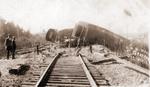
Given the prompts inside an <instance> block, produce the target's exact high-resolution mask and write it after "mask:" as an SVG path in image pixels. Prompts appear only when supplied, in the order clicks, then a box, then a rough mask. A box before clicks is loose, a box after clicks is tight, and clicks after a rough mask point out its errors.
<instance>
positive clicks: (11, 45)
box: [4, 35, 16, 59]
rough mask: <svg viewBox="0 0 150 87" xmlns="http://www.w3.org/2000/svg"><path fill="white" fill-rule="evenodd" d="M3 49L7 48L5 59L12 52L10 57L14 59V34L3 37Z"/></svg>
mask: <svg viewBox="0 0 150 87" xmlns="http://www.w3.org/2000/svg"><path fill="white" fill-rule="evenodd" d="M4 45H5V49H6V50H7V59H9V55H10V53H12V59H15V51H16V41H15V36H12V38H11V37H10V35H8V37H7V38H6V39H5V43H4Z"/></svg>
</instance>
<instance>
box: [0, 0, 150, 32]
mask: <svg viewBox="0 0 150 87" xmlns="http://www.w3.org/2000/svg"><path fill="white" fill-rule="evenodd" d="M149 13H150V0H0V17H1V18H4V19H6V20H7V21H12V22H14V23H15V24H18V25H20V26H21V27H23V28H24V29H26V30H28V29H29V30H30V31H31V32H32V33H38V32H41V31H42V30H43V29H45V30H47V29H49V28H56V29H63V28H70V27H74V25H75V23H77V22H78V21H86V22H89V23H93V24H96V25H99V26H102V27H105V28H108V29H109V30H112V31H114V32H116V33H122V32H129V33H136V32H141V31H143V32H145V31H148V29H149V25H150V20H149V17H150V15H149Z"/></svg>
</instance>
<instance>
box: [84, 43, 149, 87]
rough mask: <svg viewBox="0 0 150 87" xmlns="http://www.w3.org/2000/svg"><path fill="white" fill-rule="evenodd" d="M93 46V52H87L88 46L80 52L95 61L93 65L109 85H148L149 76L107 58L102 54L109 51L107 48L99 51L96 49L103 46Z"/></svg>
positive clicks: (136, 86) (119, 86)
mask: <svg viewBox="0 0 150 87" xmlns="http://www.w3.org/2000/svg"><path fill="white" fill-rule="evenodd" d="M95 48H96V49H95V50H93V53H90V52H89V48H83V49H82V51H81V53H82V54H84V56H86V57H87V58H88V60H89V61H90V62H91V63H93V62H96V63H94V64H93V65H94V66H95V67H96V69H97V70H99V72H101V73H102V74H103V75H104V77H105V78H106V79H107V80H108V81H109V83H110V84H111V86H113V87H116V86H117V87H150V80H149V76H147V75H145V74H143V73H140V72H137V71H135V70H133V69H130V68H127V67H125V66H124V65H123V64H122V63H120V62H117V61H115V60H113V59H111V58H109V56H108V57H105V56H104V55H105V54H106V53H107V52H109V51H110V50H109V49H105V50H104V51H103V52H100V51H98V49H101V48H104V47H102V46H96V47H95ZM112 56H113V54H112ZM100 61H101V62H100Z"/></svg>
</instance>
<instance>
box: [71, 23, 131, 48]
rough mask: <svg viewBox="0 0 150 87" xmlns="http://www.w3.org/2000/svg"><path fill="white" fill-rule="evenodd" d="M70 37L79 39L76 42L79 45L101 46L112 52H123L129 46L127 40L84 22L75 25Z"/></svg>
mask: <svg viewBox="0 0 150 87" xmlns="http://www.w3.org/2000/svg"><path fill="white" fill-rule="evenodd" d="M72 36H73V37H75V38H78V39H80V40H78V41H79V42H78V43H79V44H80V45H89V44H101V45H104V46H106V47H108V48H109V49H111V50H112V51H123V50H122V49H126V46H127V45H129V44H130V41H129V40H128V39H126V38H124V37H122V36H119V35H117V34H115V33H113V32H110V31H108V30H107V29H105V28H102V27H99V26H96V25H93V24H89V23H86V22H79V23H78V24H76V26H75V28H74V30H73V32H72Z"/></svg>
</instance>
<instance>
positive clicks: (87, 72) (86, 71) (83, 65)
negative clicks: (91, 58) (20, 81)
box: [79, 54, 98, 87]
mask: <svg viewBox="0 0 150 87" xmlns="http://www.w3.org/2000/svg"><path fill="white" fill-rule="evenodd" d="M79 58H80V60H81V64H82V67H83V69H84V72H85V74H86V76H87V78H88V80H89V82H90V85H91V87H98V86H97V84H96V82H95V80H94V79H93V77H92V75H91V73H90V72H89V70H88V68H87V65H86V64H85V62H84V59H83V58H82V56H81V54H79Z"/></svg>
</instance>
